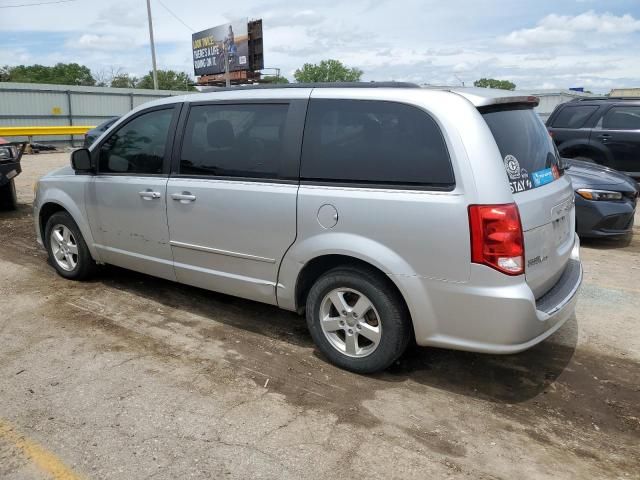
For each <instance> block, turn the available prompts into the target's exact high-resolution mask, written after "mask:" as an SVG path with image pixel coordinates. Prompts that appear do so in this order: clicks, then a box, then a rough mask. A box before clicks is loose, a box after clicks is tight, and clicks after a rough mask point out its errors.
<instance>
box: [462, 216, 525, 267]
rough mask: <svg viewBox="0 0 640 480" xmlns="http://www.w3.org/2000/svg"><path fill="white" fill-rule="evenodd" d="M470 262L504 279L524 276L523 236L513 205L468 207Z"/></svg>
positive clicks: (518, 217)
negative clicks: (499, 274) (492, 270)
mask: <svg viewBox="0 0 640 480" xmlns="http://www.w3.org/2000/svg"><path fill="white" fill-rule="evenodd" d="M469 230H470V233H471V261H472V262H473V263H480V264H482V265H487V266H489V267H491V268H494V269H496V270H498V271H499V272H502V273H506V274H507V275H522V274H523V273H524V236H523V234H522V223H521V222H520V214H519V212H518V207H517V206H516V204H515V203H507V204H503V205H470V206H469Z"/></svg>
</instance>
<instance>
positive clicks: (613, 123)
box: [602, 107, 640, 130]
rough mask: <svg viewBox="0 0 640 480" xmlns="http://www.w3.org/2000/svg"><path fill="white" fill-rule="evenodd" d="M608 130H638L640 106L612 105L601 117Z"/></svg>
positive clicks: (639, 127)
mask: <svg viewBox="0 0 640 480" xmlns="http://www.w3.org/2000/svg"><path fill="white" fill-rule="evenodd" d="M602 128H604V129H608V130H640V107H613V108H612V109H611V110H609V111H608V112H607V113H606V114H605V116H604V117H603V118H602Z"/></svg>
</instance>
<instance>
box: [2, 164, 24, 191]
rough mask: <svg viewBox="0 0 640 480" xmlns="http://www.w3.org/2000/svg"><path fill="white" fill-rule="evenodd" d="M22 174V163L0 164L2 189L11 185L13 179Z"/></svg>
mask: <svg viewBox="0 0 640 480" xmlns="http://www.w3.org/2000/svg"><path fill="white" fill-rule="evenodd" d="M21 172H22V167H21V166H20V162H12V161H9V162H6V161H5V162H0V187H2V186H4V185H6V184H7V183H9V182H10V181H11V179H12V178H15V177H17V176H18V175H19V174H20V173H21Z"/></svg>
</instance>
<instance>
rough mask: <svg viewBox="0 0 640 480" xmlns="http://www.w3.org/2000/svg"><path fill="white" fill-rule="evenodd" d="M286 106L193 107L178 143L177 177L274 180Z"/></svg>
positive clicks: (279, 165) (279, 155)
mask: <svg viewBox="0 0 640 480" xmlns="http://www.w3.org/2000/svg"><path fill="white" fill-rule="evenodd" d="M288 110H289V106H288V105H287V104H266V103H265V104H242V105H220V104H217V105H196V106H193V107H191V109H190V111H189V118H188V119H187V125H186V127H185V132H184V140H183V141H182V151H181V154H180V173H181V174H183V175H212V176H228V177H249V178H278V177H279V176H280V172H281V162H282V160H283V152H282V150H283V134H284V128H285V123H286V120H287V112H288Z"/></svg>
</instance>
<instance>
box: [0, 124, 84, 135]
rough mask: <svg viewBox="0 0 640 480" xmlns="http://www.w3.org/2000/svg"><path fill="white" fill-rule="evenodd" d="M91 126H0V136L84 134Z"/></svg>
mask: <svg viewBox="0 0 640 480" xmlns="http://www.w3.org/2000/svg"><path fill="white" fill-rule="evenodd" d="M92 128H95V127H92V126H86V125H71V126H64V127H0V137H35V136H38V135H84V134H85V133H87V132H88V131H89V130H91V129H92Z"/></svg>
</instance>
